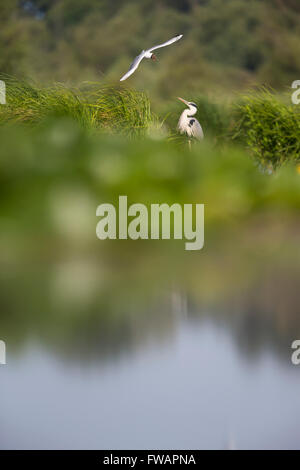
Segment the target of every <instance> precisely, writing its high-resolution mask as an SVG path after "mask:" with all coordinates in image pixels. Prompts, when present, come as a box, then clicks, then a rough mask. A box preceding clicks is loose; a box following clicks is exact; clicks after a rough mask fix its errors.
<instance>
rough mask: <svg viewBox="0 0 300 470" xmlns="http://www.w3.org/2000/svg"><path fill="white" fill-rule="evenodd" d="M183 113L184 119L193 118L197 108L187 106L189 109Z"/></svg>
mask: <svg viewBox="0 0 300 470" xmlns="http://www.w3.org/2000/svg"><path fill="white" fill-rule="evenodd" d="M185 112H186V117H191V116H195V114H196V113H197V108H195V106H189V109H186V110H185Z"/></svg>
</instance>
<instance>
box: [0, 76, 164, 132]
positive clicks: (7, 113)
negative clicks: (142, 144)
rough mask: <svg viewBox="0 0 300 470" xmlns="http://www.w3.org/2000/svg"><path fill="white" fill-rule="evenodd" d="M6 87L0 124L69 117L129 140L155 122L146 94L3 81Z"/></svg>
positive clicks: (34, 122) (86, 125) (99, 88)
mask: <svg viewBox="0 0 300 470" xmlns="http://www.w3.org/2000/svg"><path fill="white" fill-rule="evenodd" d="M2 78H3V79H5V82H6V86H7V105H5V106H2V107H0V122H1V123H2V124H3V123H5V122H22V123H28V124H38V123H41V122H43V121H44V120H45V119H47V118H59V117H68V118H71V119H73V120H74V121H76V122H78V123H79V124H80V126H81V127H83V128H87V129H98V130H105V131H109V132H119V133H124V134H126V135H128V136H141V135H145V133H146V132H147V129H148V128H149V127H150V126H152V125H153V123H154V122H155V117H154V116H153V115H152V113H151V110H150V103H149V99H148V98H147V96H146V95H145V94H144V93H141V92H137V91H134V90H128V89H122V88H103V87H102V88H101V87H100V86H99V84H95V83H94V84H87V85H86V86H85V87H84V89H71V88H67V87H66V86H63V85H61V84H57V85H54V86H52V87H51V88H40V87H37V86H36V85H35V84H33V83H28V82H26V81H24V80H23V81H22V80H17V79H15V78H9V77H6V76H5V77H2Z"/></svg>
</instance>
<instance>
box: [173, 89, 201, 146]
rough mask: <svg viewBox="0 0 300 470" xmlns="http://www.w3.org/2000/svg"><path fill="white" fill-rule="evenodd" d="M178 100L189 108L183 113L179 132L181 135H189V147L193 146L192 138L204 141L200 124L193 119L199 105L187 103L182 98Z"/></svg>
mask: <svg viewBox="0 0 300 470" xmlns="http://www.w3.org/2000/svg"><path fill="white" fill-rule="evenodd" d="M178 99H179V100H180V101H182V102H183V103H184V104H185V105H186V106H188V109H185V110H184V111H183V112H182V113H181V116H180V118H179V121H178V125H177V129H178V130H179V132H180V134H184V133H185V134H187V136H188V137H189V146H191V140H190V138H191V137H194V138H195V139H197V140H202V139H203V137H204V134H203V130H202V127H201V124H200V122H199V121H198V120H197V119H196V118H194V117H193V116H195V114H196V113H197V105H196V104H195V103H193V102H192V101H186V100H184V99H182V98H178Z"/></svg>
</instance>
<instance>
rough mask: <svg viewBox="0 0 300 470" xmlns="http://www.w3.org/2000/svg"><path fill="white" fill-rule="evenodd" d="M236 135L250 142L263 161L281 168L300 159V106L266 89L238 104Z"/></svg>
mask: <svg viewBox="0 0 300 470" xmlns="http://www.w3.org/2000/svg"><path fill="white" fill-rule="evenodd" d="M237 119H238V121H237V125H236V135H235V137H236V138H240V139H242V140H243V141H244V142H246V144H247V146H248V147H249V149H250V150H251V152H252V153H253V154H254V155H255V156H256V157H257V158H258V160H259V162H260V163H262V164H263V165H266V166H271V167H272V168H277V167H278V166H280V165H282V164H283V163H285V162H287V161H289V160H291V159H292V160H293V159H294V160H296V161H297V160H299V159H300V110H299V107H297V106H295V105H292V104H291V105H287V104H284V103H283V102H282V101H280V100H279V99H278V97H276V96H275V95H274V93H272V92H270V91H268V90H266V89H264V90H261V91H258V92H255V93H254V92H253V93H251V94H248V95H246V96H244V97H243V99H242V101H241V102H240V103H239V104H238V105H237Z"/></svg>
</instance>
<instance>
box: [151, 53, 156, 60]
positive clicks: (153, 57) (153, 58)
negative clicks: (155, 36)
mask: <svg viewBox="0 0 300 470" xmlns="http://www.w3.org/2000/svg"><path fill="white" fill-rule="evenodd" d="M151 60H153V62H155V61H157V57H156V55H155V54H153V53H152V54H151Z"/></svg>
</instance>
